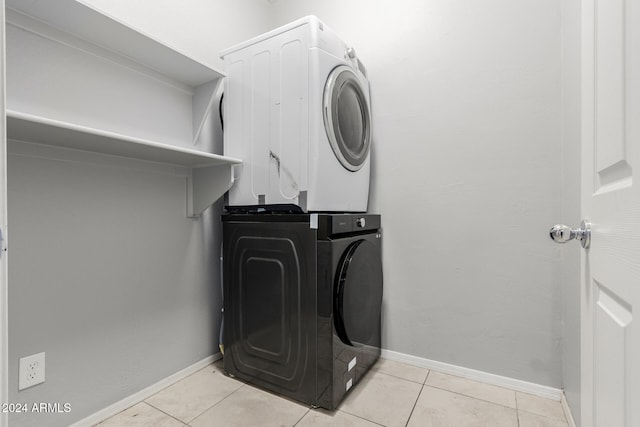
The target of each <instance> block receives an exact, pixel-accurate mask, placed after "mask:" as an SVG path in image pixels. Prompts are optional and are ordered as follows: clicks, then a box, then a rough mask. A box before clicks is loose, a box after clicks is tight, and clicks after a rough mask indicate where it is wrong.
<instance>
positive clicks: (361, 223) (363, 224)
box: [356, 218, 367, 228]
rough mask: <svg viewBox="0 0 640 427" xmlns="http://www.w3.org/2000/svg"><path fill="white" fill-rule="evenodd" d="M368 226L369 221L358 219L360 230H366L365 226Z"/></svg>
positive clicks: (357, 224)
mask: <svg viewBox="0 0 640 427" xmlns="http://www.w3.org/2000/svg"><path fill="white" fill-rule="evenodd" d="M366 224H367V221H366V220H365V219H364V218H358V219H356V226H358V227H360V228H364V226H365V225H366Z"/></svg>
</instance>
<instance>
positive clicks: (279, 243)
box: [221, 16, 382, 409]
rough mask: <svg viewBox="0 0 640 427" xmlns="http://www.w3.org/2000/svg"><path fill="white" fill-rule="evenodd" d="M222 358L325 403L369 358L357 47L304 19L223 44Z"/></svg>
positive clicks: (375, 276)
mask: <svg viewBox="0 0 640 427" xmlns="http://www.w3.org/2000/svg"><path fill="white" fill-rule="evenodd" d="M221 55H222V57H223V59H224V61H225V65H226V70H227V74H228V77H227V79H226V82H225V91H224V151H225V155H228V156H232V157H236V158H241V159H242V160H243V165H242V166H241V169H238V170H236V171H235V173H234V175H235V176H234V185H233V186H232V187H231V189H230V190H229V195H228V206H227V208H226V211H227V212H226V213H225V214H224V215H223V217H222V221H223V290H224V313H225V316H224V317H225V320H224V349H225V354H224V368H225V370H226V371H227V372H228V373H229V374H230V375H233V376H236V377H238V378H241V379H244V380H246V381H249V382H251V383H254V384H256V385H258V386H261V387H264V388H267V389H269V390H272V391H275V392H278V393H281V394H283V395H286V396H288V397H291V398H294V399H297V400H299V401H302V402H305V403H307V404H310V405H314V406H321V407H325V408H328V409H335V408H336V407H337V406H338V405H339V403H340V401H341V400H342V399H343V397H344V396H345V394H346V393H347V392H348V391H349V390H350V389H351V388H352V387H353V386H354V385H355V384H356V383H357V382H358V381H359V380H360V379H361V378H362V377H363V375H364V374H365V373H366V372H367V370H368V369H369V368H370V367H371V366H372V365H373V364H374V363H375V361H376V360H377V359H378V357H379V355H380V315H381V305H382V260H381V231H380V216H379V215H374V214H368V213H366V211H367V204H368V198H369V180H370V151H371V111H370V99H369V82H368V80H367V77H366V70H365V68H364V66H363V64H362V63H361V62H360V60H359V59H358V57H357V55H356V53H355V50H354V49H353V48H351V47H349V46H348V45H347V44H345V43H344V42H343V41H342V40H341V39H340V38H339V37H338V36H337V35H336V34H335V33H334V32H333V31H332V30H331V29H330V28H329V27H327V26H326V25H325V24H324V23H323V22H322V21H320V20H319V19H318V18H316V17H314V16H309V17H305V18H302V19H300V20H297V21H295V22H292V23H290V24H288V25H285V26H283V27H280V28H278V29H275V30H273V31H271V32H268V33H266V34H263V35H261V36H259V37H256V38H253V39H251V40H248V41H246V42H244V43H241V44H240V45H238V46H235V47H233V48H230V49H228V50H226V51H224V52H222V54H221Z"/></svg>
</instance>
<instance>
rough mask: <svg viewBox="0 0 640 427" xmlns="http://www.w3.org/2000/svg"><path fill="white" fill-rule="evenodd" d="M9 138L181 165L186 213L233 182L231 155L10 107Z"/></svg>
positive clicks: (192, 212) (198, 208)
mask: <svg viewBox="0 0 640 427" xmlns="http://www.w3.org/2000/svg"><path fill="white" fill-rule="evenodd" d="M7 138H8V139H10V140H15V141H24V142H30V143H37V144H43V145H51V146H56V147H62V148H69V149H74V150H82V151H89V152H94V153H100V154H107V155H112V156H120V157H126V158H132V159H139V160H145V161H151V162H156V163H163V164H168V165H175V166H182V167H186V168H189V169H191V170H190V173H189V176H188V190H187V191H188V197H187V201H188V206H187V215H188V216H190V217H193V216H198V215H199V214H201V213H202V211H203V210H204V209H206V208H207V207H208V206H210V205H211V204H213V203H214V202H215V201H216V200H218V199H219V198H220V197H221V196H222V195H223V194H224V193H225V192H226V191H227V190H228V189H229V188H230V187H231V185H232V184H233V170H232V167H233V165H238V164H241V163H242V161H241V160H239V159H234V158H231V157H225V156H221V155H218V154H212V153H207V152H203V151H197V150H191V149H188V148H183V147H177V146H174V145H168V144H162V143H159V142H154V141H148V140H143V139H139V138H132V137H128V136H125V135H118V134H115V133H111V132H105V131H102V130H99V129H91V128H87V127H83V126H78V125H74V124H71V123H64V122H59V121H55V120H51V119H47V118H44V117H38V116H34V115H30V114H26V113H20V112H17V111H11V110H7Z"/></svg>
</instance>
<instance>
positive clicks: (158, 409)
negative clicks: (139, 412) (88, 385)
mask: <svg viewBox="0 0 640 427" xmlns="http://www.w3.org/2000/svg"><path fill="white" fill-rule="evenodd" d="M141 403H144V404H145V405H147V406H150V407H151V408H153V409H155V410H157V411H158V412H162V413H163V414H165V415H166V416H167V417H169V418H172V419H174V420H176V421H178V422H179V423H180V424H184V425H187V423H185V422H184V421H182V420H179V419H178V418H176V417H174V416H173V415H171V414H169V413H167V412H165V411H163V410H162V409H160V408H156V407H155V406H153V405H152V404H151V403H149V402H147V401H145V400H143V401H141V402H138V403H136V405H139V404H141ZM136 405H133V406H136ZM125 411H126V409H125ZM123 412H124V411H123ZM116 415H117V414H116ZM116 415H114V417H115V416H116ZM111 418H113V417H111ZM105 421H106V420H105Z"/></svg>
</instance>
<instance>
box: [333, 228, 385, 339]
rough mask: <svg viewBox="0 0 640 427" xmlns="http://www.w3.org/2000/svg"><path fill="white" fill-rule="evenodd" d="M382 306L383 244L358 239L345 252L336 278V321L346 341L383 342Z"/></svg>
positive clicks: (341, 336)
mask: <svg viewBox="0 0 640 427" xmlns="http://www.w3.org/2000/svg"><path fill="white" fill-rule="evenodd" d="M381 307H382V260H381V258H380V248H379V247H378V246H376V245H374V244H373V243H371V242H370V241H367V240H364V239H363V240H358V241H356V242H354V243H352V244H351V245H349V247H348V248H347V250H346V251H345V252H344V254H343V256H342V259H341V260H340V264H339V266H338V270H337V272H336V279H335V292H334V323H335V326H336V332H337V334H338V336H339V337H340V339H341V340H342V342H344V343H345V344H348V345H351V346H361V345H368V346H379V345H380V343H379V342H378V341H379V330H380V310H381Z"/></svg>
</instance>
